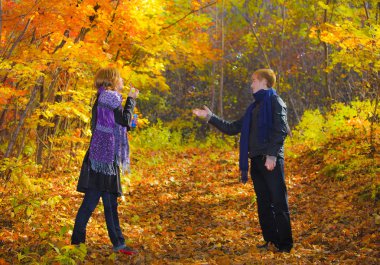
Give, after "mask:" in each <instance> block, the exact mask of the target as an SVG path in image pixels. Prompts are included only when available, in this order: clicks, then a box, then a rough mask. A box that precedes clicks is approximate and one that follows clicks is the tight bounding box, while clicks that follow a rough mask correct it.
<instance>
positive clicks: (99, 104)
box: [71, 67, 139, 255]
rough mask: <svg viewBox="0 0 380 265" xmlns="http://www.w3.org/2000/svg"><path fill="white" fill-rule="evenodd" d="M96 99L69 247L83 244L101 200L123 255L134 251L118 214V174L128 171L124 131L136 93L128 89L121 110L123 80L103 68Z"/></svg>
mask: <svg viewBox="0 0 380 265" xmlns="http://www.w3.org/2000/svg"><path fill="white" fill-rule="evenodd" d="M95 87H96V88H97V90H98V94H97V99H96V101H95V104H94V106H93V108H92V120H91V130H92V138H91V142H90V148H89V150H88V151H87V154H86V156H85V159H84V161H83V165H82V170H81V174H80V177H79V181H78V187H77V190H78V191H79V192H83V193H84V198H83V202H82V205H81V206H80V208H79V210H78V213H77V216H76V219H75V225H74V229H73V234H72V237H71V243H72V244H74V245H76V244H80V243H85V240H86V226H87V223H88V220H89V219H90V217H91V215H92V212H93V211H94V209H95V208H96V206H97V204H98V202H99V199H100V197H102V201H103V206H104V214H105V218H106V224H107V230H108V235H109V237H110V239H111V242H112V244H113V250H114V251H115V252H119V253H123V254H126V255H133V254H136V253H137V251H136V250H133V249H132V248H130V247H128V246H126V245H125V239H124V237H123V234H122V232H121V229H120V224H119V217H118V212H117V206H118V203H117V197H119V196H121V195H122V189H121V184H120V171H122V172H125V171H126V170H129V144H128V137H127V130H129V129H130V124H131V121H132V117H133V109H134V107H135V104H136V101H135V99H136V97H137V96H138V94H139V91H138V90H137V89H131V91H130V93H129V95H128V98H127V101H126V103H125V106H124V109H123V108H122V105H121V103H122V97H121V94H120V92H121V90H122V88H123V80H122V78H121V76H120V73H119V71H118V70H117V69H116V68H111V67H110V68H102V69H100V70H99V71H98V72H97V73H96V75H95Z"/></svg>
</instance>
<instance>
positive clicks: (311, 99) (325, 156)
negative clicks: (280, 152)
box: [0, 0, 380, 264]
mask: <svg viewBox="0 0 380 265" xmlns="http://www.w3.org/2000/svg"><path fill="white" fill-rule="evenodd" d="M0 33H1V34H0V86H1V87H0V157H1V162H0V172H1V175H0V182H1V185H0V205H1V209H2V212H3V213H2V215H1V216H0V229H1V230H0V264H3V263H4V264H8V263H11V264H15V263H16V264H17V263H22V264H23V263H28V264H30V263H35V264H54V263H58V264H76V263H80V264H82V263H83V264H85V263H87V262H88V263H118V262H120V264H124V263H125V262H129V263H131V264H260V263H263V264H277V263H278V262H280V263H285V264H289V263H290V264H308V263H309V264H330V263H331V264H339V263H342V264H356V263H365V264H376V263H378V262H379V258H380V253H379V244H378V242H379V240H380V238H379V225H380V209H379V196H380V195H379V194H380V179H379V172H380V169H379V165H380V159H379V143H380V137H379V135H380V127H379V95H380V89H379V84H380V79H379V70H380V60H379V59H380V2H379V1H378V0H369V1H359V0H352V1H348V0H323V1H317V0H298V1H295V0H287V1H284V0H218V1H210V0H207V1H204V0H173V1H163V0H128V1H122V0H98V1H93V0H76V1H74V0H67V1H58V0H49V1H47V0H34V1H32V0H25V1H22V0H2V1H0ZM109 65H112V66H116V67H118V68H119V69H120V71H121V72H122V75H123V78H124V79H125V84H126V88H125V91H124V98H125V97H126V95H127V93H128V86H129V84H133V85H134V86H135V87H137V88H138V89H140V91H141V93H140V96H139V99H138V103H137V110H136V113H137V114H138V115H139V123H138V127H137V128H136V129H134V130H133V131H132V132H130V134H129V138H130V143H131V148H132V169H133V172H132V174H130V175H127V176H124V177H123V182H124V183H125V184H124V187H123V188H124V191H125V193H126V195H125V197H123V199H122V200H121V202H120V208H121V215H122V217H121V219H122V223H123V224H122V228H123V230H125V233H126V235H127V237H128V238H130V242H129V243H130V244H131V245H134V246H135V247H136V248H138V249H139V250H140V252H141V253H142V254H140V255H138V257H135V258H133V259H128V260H125V259H124V260H123V258H122V257H118V256H117V255H115V254H113V253H112V252H111V251H110V249H109V240H108V238H107V235H106V231H105V229H104V226H105V224H104V220H103V219H102V218H103V217H102V209H101V207H98V208H99V209H98V211H99V212H97V213H95V215H94V217H93V218H92V219H93V220H92V221H91V222H90V224H89V228H88V230H89V235H88V237H89V242H88V245H87V246H82V247H81V248H79V249H76V248H73V247H71V246H69V239H70V233H71V230H72V226H73V221H74V217H75V213H76V210H77V209H78V207H79V203H80V200H81V195H80V194H78V193H76V192H75V185H76V180H77V177H78V172H79V168H80V165H81V161H82V159H83V156H84V153H85V151H86V149H87V147H88V142H89V139H90V134H91V133H90V130H89V120H90V118H91V117H90V109H91V106H92V103H93V102H94V99H95V93H96V91H95V89H94V87H93V75H94V73H95V72H96V70H97V69H98V68H100V67H104V66H109ZM264 67H265V68H272V69H273V70H274V71H275V72H276V74H277V78H278V83H277V85H276V87H275V89H276V90H277V92H278V93H279V94H280V95H281V97H282V98H283V99H284V101H285V102H286V103H287V105H288V120H289V123H290V125H291V127H292V131H293V137H292V138H288V139H287V142H286V149H287V154H286V156H287V157H286V159H287V165H286V167H287V168H286V172H287V179H288V186H289V195H290V197H289V200H290V205H291V208H292V218H293V227H294V228H293V230H294V236H295V242H296V244H295V249H294V251H292V253H291V254H289V255H285V254H278V253H275V251H270V252H269V253H259V252H256V251H255V250H254V246H255V244H256V243H257V242H259V241H260V240H261V238H260V230H259V225H258V221H257V216H256V206H255V197H254V194H253V189H252V186H251V185H244V186H243V185H241V184H239V183H237V175H238V171H237V168H238V166H237V161H238V158H237V146H238V144H237V143H238V137H228V136H222V135H221V134H220V133H218V132H217V131H215V130H214V129H212V128H211V127H210V126H208V125H207V124H205V123H204V122H201V121H199V120H198V119H196V118H194V117H193V116H192V114H191V110H192V108H194V107H200V106H202V105H207V106H209V107H210V108H211V109H212V110H213V111H214V112H215V113H216V114H217V115H219V116H221V117H224V118H225V119H228V120H233V119H236V118H239V117H240V116H241V115H242V114H243V112H244V110H245V107H246V106H248V104H249V103H250V102H251V100H252V96H251V92H250V89H249V85H250V76H251V73H252V72H253V71H254V70H256V69H258V68H264ZM52 213H54V214H52ZM201 220H204V222H202V221H201ZM222 228H223V230H221V229H222ZM243 245H244V246H243ZM276 262H277V263H276Z"/></svg>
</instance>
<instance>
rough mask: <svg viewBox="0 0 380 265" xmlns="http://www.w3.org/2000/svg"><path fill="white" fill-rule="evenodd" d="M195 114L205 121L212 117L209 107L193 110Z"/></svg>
mask: <svg viewBox="0 0 380 265" xmlns="http://www.w3.org/2000/svg"><path fill="white" fill-rule="evenodd" d="M193 114H194V115H196V116H198V117H200V118H204V119H205V118H207V117H209V116H211V115H212V112H211V110H210V109H209V108H208V107H207V106H203V109H193Z"/></svg>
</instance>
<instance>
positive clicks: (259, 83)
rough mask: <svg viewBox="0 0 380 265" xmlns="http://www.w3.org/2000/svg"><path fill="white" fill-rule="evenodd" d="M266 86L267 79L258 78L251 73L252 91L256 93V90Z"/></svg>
mask: <svg viewBox="0 0 380 265" xmlns="http://www.w3.org/2000/svg"><path fill="white" fill-rule="evenodd" d="M266 88H267V80H266V79H265V78H262V79H261V80H260V79H259V78H258V76H257V75H255V74H253V75H252V84H251V89H252V93H256V92H257V91H259V90H261V89H266Z"/></svg>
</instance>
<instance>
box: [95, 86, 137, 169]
mask: <svg viewBox="0 0 380 265" xmlns="http://www.w3.org/2000/svg"><path fill="white" fill-rule="evenodd" d="M98 93H99V98H98V106H97V119H96V126H95V130H94V131H93V135H92V140H91V144H90V161H91V168H92V170H94V171H95V172H99V173H103V174H106V175H116V174H117V172H116V170H117V167H115V165H118V166H119V168H121V170H122V173H124V172H125V171H129V164H130V161H129V143H128V137H127V128H126V127H123V126H121V125H120V124H118V123H116V122H115V116H114V110H115V109H116V108H118V107H119V106H121V102H122V97H121V95H120V94H119V93H118V92H116V91H111V90H105V89H104V88H102V87H101V88H100V89H99V91H98ZM115 162H116V163H115Z"/></svg>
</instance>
